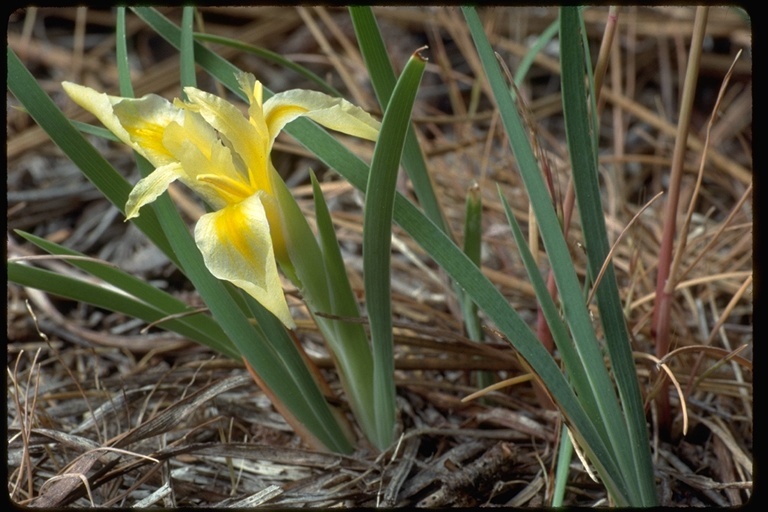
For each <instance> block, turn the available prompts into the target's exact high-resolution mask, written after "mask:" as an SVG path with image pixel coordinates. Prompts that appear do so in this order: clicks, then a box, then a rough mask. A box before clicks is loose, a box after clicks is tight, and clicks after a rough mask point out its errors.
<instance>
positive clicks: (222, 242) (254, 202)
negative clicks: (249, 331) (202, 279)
mask: <svg viewBox="0 0 768 512" xmlns="http://www.w3.org/2000/svg"><path fill="white" fill-rule="evenodd" d="M261 196H262V193H261V192H260V193H258V194H254V195H253V196H251V197H249V198H248V199H246V200H245V201H242V202H240V203H237V204H232V205H229V206H227V207H226V208H223V209H221V210H219V211H217V212H213V213H207V214H205V215H203V216H202V217H200V220H198V222H197V225H196V226H195V241H196V242H197V246H198V247H199V248H200V252H202V254H203V259H204V260H205V265H206V266H207V267H208V269H209V270H210V271H211V273H212V274H213V275H214V276H216V277H217V278H219V279H224V280H226V281H230V282H231V283H233V284H234V285H235V286H238V287H239V288H242V289H243V290H245V291H246V292H247V293H249V294H250V295H251V296H252V297H253V298H255V299H256V300H257V301H259V303H260V304H261V305H262V306H264V307H265V308H266V309H268V310H269V311H271V312H272V313H273V314H274V315H275V316H276V317H277V318H279V319H280V321H281V322H283V324H285V325H286V326H287V327H289V328H293V327H294V325H295V324H294V322H293V318H292V317H291V313H290V311H289V310H288V303H287V302H286V300H285V295H284V293H283V288H282V285H281V283H280V278H279V276H278V273H277V263H276V262H275V255H274V251H273V248H272V239H271V236H270V229H269V222H268V220H267V215H266V212H265V211H264V206H263V205H262V203H261V200H262V197H261Z"/></svg>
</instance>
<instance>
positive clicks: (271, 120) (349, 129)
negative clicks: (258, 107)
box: [264, 89, 381, 147]
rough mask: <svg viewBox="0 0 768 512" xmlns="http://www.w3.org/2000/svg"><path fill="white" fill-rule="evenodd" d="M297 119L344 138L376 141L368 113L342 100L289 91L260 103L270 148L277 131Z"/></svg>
mask: <svg viewBox="0 0 768 512" xmlns="http://www.w3.org/2000/svg"><path fill="white" fill-rule="evenodd" d="M299 116H306V117H309V118H310V119H312V120H313V121H315V122H317V123H319V124H321V125H323V126H325V127H326V128H330V129H332V130H336V131H338V132H341V133H346V134H348V135H354V136H356V137H361V138H363V139H368V140H376V138H377V137H378V135H379V128H380V127H381V123H379V122H378V121H377V120H376V119H374V118H373V117H372V116H371V115H370V114H369V113H368V112H366V111H365V110H363V109H361V108H360V107H356V106H355V105H353V104H351V103H350V102H348V101H347V100H344V99H342V98H333V97H331V96H328V95H326V94H323V93H321V92H317V91H305V90H302V89H293V90H290V91H285V92H281V93H278V94H275V95H274V96H272V97H271V98H269V99H268V100H267V101H265V102H264V119H265V120H266V123H267V126H268V127H269V134H270V136H271V140H270V147H271V145H272V142H273V141H274V139H275V137H276V136H277V134H278V132H280V130H282V129H283V127H284V126H285V125H286V124H288V123H290V122H291V121H293V120H294V119H296V118H297V117H299Z"/></svg>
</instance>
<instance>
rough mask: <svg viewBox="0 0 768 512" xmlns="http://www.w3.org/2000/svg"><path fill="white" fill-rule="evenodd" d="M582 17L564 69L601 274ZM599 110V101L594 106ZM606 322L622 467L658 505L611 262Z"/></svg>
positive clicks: (585, 216) (572, 21)
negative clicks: (622, 430)
mask: <svg viewBox="0 0 768 512" xmlns="http://www.w3.org/2000/svg"><path fill="white" fill-rule="evenodd" d="M580 26H581V23H580V14H579V11H578V10H577V9H576V8H571V7H566V8H563V9H562V11H561V36H560V37H561V48H562V54H561V68H562V82H563V85H562V90H563V110H564V113H565V123H566V134H567V142H568V151H569V154H570V157H571V162H572V168H573V179H574V188H575V191H576V198H577V204H578V206H579V215H580V217H581V224H582V226H583V228H582V229H583V230H584V240H585V242H586V247H587V258H588V263H589V269H590V273H591V275H593V276H596V275H597V274H598V273H599V272H600V269H601V267H602V266H603V262H604V261H605V260H606V258H607V257H608V253H609V250H610V249H609V244H608V235H607V232H606V229H605V216H604V214H603V210H602V205H601V202H600V190H599V184H598V170H597V155H595V153H594V151H593V140H594V137H593V136H592V135H594V131H595V130H594V129H592V125H591V123H590V119H591V117H590V115H589V110H588V108H587V98H590V97H591V98H594V94H588V92H587V90H586V89H585V86H584V62H585V59H586V57H585V52H584V49H583V46H582V40H581V38H580V37H579V28H580ZM591 106H592V112H594V103H592V105H591ZM596 298H597V305H598V311H599V312H600V321H601V323H602V325H603V330H604V332H605V339H606V343H607V346H608V354H609V357H610V359H611V367H612V369H613V375H614V378H615V379H616V384H617V387H618V391H619V396H620V398H621V403H622V405H623V407H624V414H625V415H626V418H625V421H626V428H627V429H628V432H629V438H628V439H627V441H626V444H625V445H624V446H622V447H620V455H625V456H622V459H624V463H623V464H622V469H623V470H625V471H626V472H627V476H626V478H627V479H628V480H632V481H633V482H635V483H636V486H637V487H638V489H637V492H638V494H639V496H637V500H638V502H637V504H640V505H646V506H651V505H654V504H655V503H656V489H655V483H654V478H653V465H652V462H651V457H650V449H649V441H648V432H647V427H646V421H645V414H644V410H643V402H642V397H641V394H640V388H639V384H638V382H637V374H636V369H635V364H634V359H633V357H632V348H631V344H630V340H629V335H628V332H627V326H626V320H625V319H624V314H623V311H622V307H621V300H620V296H619V290H618V285H617V283H616V276H615V272H614V269H613V264H611V263H610V262H609V264H608V266H607V270H606V272H605V274H604V275H603V278H602V280H601V281H600V283H599V285H598V289H597V291H596Z"/></svg>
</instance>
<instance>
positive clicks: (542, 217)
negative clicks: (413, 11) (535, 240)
mask: <svg viewBox="0 0 768 512" xmlns="http://www.w3.org/2000/svg"><path fill="white" fill-rule="evenodd" d="M463 10H464V16H465V18H466V20H467V24H468V25H469V29H470V33H471V34H472V38H473V40H474V42H475V47H476V48H477V51H478V54H479V56H480V60H481V62H482V65H483V69H484V71H485V73H486V75H487V77H488V81H489V83H490V85H491V88H492V90H493V93H494V98H495V100H496V102H497V105H498V108H499V112H500V114H501V119H502V123H503V124H504V128H505V130H506V132H507V137H508V140H509V142H510V147H511V149H512V151H513V153H514V154H515V159H516V161H517V164H518V167H519V169H520V173H521V176H522V178H523V182H524V183H525V187H526V190H527V192H528V196H529V198H530V203H531V206H532V208H533V210H534V213H535V214H536V220H537V222H538V223H539V226H540V232H541V235H542V239H543V242H544V246H545V248H546V250H547V255H548V256H549V258H550V263H551V265H552V270H553V273H554V276H555V282H556V283H557V286H558V290H559V291H560V295H561V299H562V304H563V309H564V316H565V318H566V320H567V322H568V325H569V326H570V329H571V333H572V336H573V340H574V342H575V346H576V350H577V351H578V353H579V357H580V358H581V361H580V362H579V364H578V365H576V366H575V367H569V368H568V371H569V373H570V372H574V373H575V372H583V373H584V376H585V378H586V379H587V380H588V382H589V387H590V393H591V394H593V395H594V397H595V400H594V403H596V405H597V407H598V410H599V417H597V418H591V421H592V422H595V423H594V425H593V426H594V427H595V428H596V429H597V431H598V432H600V433H601V435H600V437H601V439H599V440H598V439H586V440H585V441H586V443H585V444H586V446H585V449H587V450H588V451H589V450H590V445H591V444H593V443H599V444H601V445H602V444H607V446H608V447H609V452H608V453H607V454H606V455H605V456H606V457H607V460H604V461H596V460H594V458H591V459H592V461H593V462H594V463H595V464H596V465H598V471H599V473H600V476H601V477H602V478H603V480H604V481H605V483H606V486H607V487H608V490H609V492H610V493H611V495H612V496H613V497H614V499H616V500H617V501H618V502H626V503H636V502H637V498H638V497H637V494H636V492H635V491H636V488H635V486H636V482H633V481H631V480H630V479H628V478H626V476H627V475H626V474H624V473H623V471H624V470H625V468H623V467H621V465H620V464H619V462H618V461H620V460H622V459H623V458H624V457H623V455H622V453H621V452H623V451H626V445H627V443H628V442H629V438H628V434H627V431H626V426H625V424H624V422H623V418H622V412H621V408H620V407H619V404H618V400H617V397H616V396H615V394H614V393H613V392H612V389H613V383H612V382H611V380H610V377H609V375H608V371H607V369H606V368H605V365H604V363H603V358H602V354H601V351H600V347H599V345H598V343H597V339H596V336H595V332H594V329H593V327H592V324H591V319H590V317H589V313H588V311H587V309H586V307H585V306H584V303H583V299H582V297H581V288H580V285H579V281H578V277H577V275H576V271H575V268H574V266H573V262H572V261H571V260H570V255H569V251H568V246H567V244H566V242H565V238H564V237H563V234H562V231H561V229H560V225H559V222H558V219H557V215H556V213H555V210H554V207H553V206H552V202H551V201H550V200H549V194H548V192H547V189H546V185H545V183H544V180H543V179H542V176H541V172H540V170H539V167H538V162H537V160H536V157H535V155H534V153H533V150H532V148H531V145H530V143H529V141H528V138H527V134H526V131H525V128H524V126H523V123H522V121H521V119H520V117H519V115H518V114H517V109H516V107H515V105H514V102H513V101H512V97H511V96H510V94H509V92H508V89H507V84H506V82H505V80H504V76H503V74H502V73H501V70H500V68H499V65H498V62H497V61H496V55H495V54H494V52H493V50H492V48H491V46H490V43H489V42H488V39H487V37H486V35H485V33H484V31H483V27H482V24H481V22H480V18H479V16H478V15H477V12H476V11H475V10H474V9H472V8H464V9H463ZM566 363H567V361H566ZM585 369H588V370H587V371H585ZM600 464H604V465H603V466H602V467H600ZM610 465H614V466H617V469H619V471H620V472H619V473H611V472H606V471H605V470H606V469H607V467H606V466H610Z"/></svg>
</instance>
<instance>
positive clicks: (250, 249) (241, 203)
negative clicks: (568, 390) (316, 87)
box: [63, 73, 380, 327]
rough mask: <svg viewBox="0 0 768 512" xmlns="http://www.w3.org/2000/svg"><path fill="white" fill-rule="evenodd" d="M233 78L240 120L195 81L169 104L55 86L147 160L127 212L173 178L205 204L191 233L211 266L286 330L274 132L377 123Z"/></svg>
mask: <svg viewBox="0 0 768 512" xmlns="http://www.w3.org/2000/svg"><path fill="white" fill-rule="evenodd" d="M238 81H239V83H240V87H241V88H242V90H243V92H245V94H246V95H247V97H248V100H249V103H250V105H249V108H248V117H247V118H246V117H245V116H244V115H243V114H242V113H241V112H240V111H239V110H238V109H237V107H235V106H234V105H233V104H231V103H229V102H228V101H226V100H224V99H222V98H220V97H218V96H215V95H213V94H210V93H207V92H204V91H201V90H199V89H196V88H194V87H187V88H185V89H184V92H185V93H186V95H187V98H188V100H187V101H180V100H178V99H177V100H175V101H174V102H173V103H171V102H169V101H167V100H165V99H163V98H161V97H160V96H157V95H154V94H150V95H147V96H144V97H143V98H140V99H132V98H121V97H116V96H109V95H107V94H104V93H99V92H97V91H95V90H93V89H91V88H89V87H84V86H81V85H77V84H74V83H70V82H64V83H63V87H64V90H65V91H66V92H67V94H68V95H69V96H70V98H72V100H74V101H75V102H76V103H77V104H79V105H80V106H81V107H83V108H84V109H86V110H88V111H90V112H91V113H93V114H94V115H95V116H96V117H97V118H98V119H99V120H100V121H101V122H102V123H103V124H104V126H106V127H107V128H108V129H109V130H110V131H112V133H114V134H115V135H116V136H117V137H118V138H119V139H120V140H121V141H123V142H124V143H126V144H128V145H129V146H131V147H132V148H133V149H134V150H136V151H137V152H138V153H139V154H141V155H142V156H144V157H145V158H146V159H147V160H148V161H149V162H150V163H152V165H154V166H155V170H154V171H153V172H152V173H151V174H149V175H148V176H147V177H146V178H144V179H142V180H140V181H139V182H138V183H137V184H136V186H135V188H134V189H133V190H132V191H131V194H130V196H129V198H128V202H127V204H126V218H127V219H130V218H132V217H137V216H138V215H139V209H140V208H141V207H142V206H144V205H145V204H148V203H151V202H152V201H154V200H155V199H156V198H157V197H159V196H160V195H161V194H162V193H163V192H165V190H166V189H167V188H168V186H169V185H170V184H171V183H172V182H174V181H175V180H179V181H181V182H182V183H183V184H185V185H186V186H187V187H189V188H190V189H192V190H193V191H194V192H196V193H197V194H198V195H199V196H200V197H201V198H203V200H205V201H206V202H207V203H208V204H209V205H210V206H211V208H212V210H213V211H212V212H211V213H207V214H205V215H203V216H202V217H201V218H200V219H199V220H198V221H197V224H196V226H195V233H194V235H195V242H196V243H197V246H198V248H199V249H200V251H201V253H202V255H203V258H204V260H205V264H206V266H207V267H208V269H209V270H210V271H211V273H212V274H213V275H214V276H216V277H217V278H219V279H223V280H227V281H230V282H232V283H233V284H235V285H236V286H238V287H240V288H242V289H243V290H245V291H246V292H248V293H249V294H250V295H251V296H253V297H254V298H255V299H256V300H258V301H259V302H260V303H261V304H262V305H263V306H264V307H265V308H266V309H268V310H269V311H271V312H272V313H273V314H274V315H275V316H277V317H278V318H279V319H280V320H281V321H282V322H283V324H285V325H286V326H288V327H293V326H294V322H293V319H292V317H291V314H290V312H289V310H288V304H287V302H286V300H285V295H284V293H283V289H282V286H281V283H280V278H279V276H278V273H277V263H276V260H275V252H276V251H279V253H280V254H284V251H285V248H284V247H283V246H282V244H283V239H282V235H281V226H280V225H276V223H279V222H281V220H280V219H281V215H280V204H279V202H278V201H277V198H276V196H275V195H274V194H273V190H274V188H273V185H274V180H279V179H280V177H279V176H278V174H277V172H276V171H275V169H274V167H273V166H272V162H271V158H270V152H271V150H272V145H273V143H274V141H275V137H277V134H278V133H279V132H280V130H282V129H283V127H284V126H285V125H286V124H287V123H289V122H290V121H292V120H294V119H296V118H297V117H300V116H306V117H309V118H310V119H312V120H314V121H315V122H317V123H319V124H321V125H323V126H325V127H327V128H331V129H333V130H337V131H340V132H343V133H346V134H349V135H354V136H357V137H361V138H364V139H368V140H376V137H377V136H378V131H379V126H380V124H379V122H378V121H376V120H375V119H374V118H373V117H371V116H370V115H369V114H368V113H367V112H365V111H364V110H362V109H360V108H359V107H356V106H354V105H352V104H351V103H349V102H347V101H345V100H343V99H339V98H332V97H330V96H327V95H325V94H322V93H319V92H315V91H306V90H301V89H294V90H290V91H286V92H282V93H278V94H275V95H274V96H272V97H271V98H269V99H268V100H267V101H262V85H261V83H260V82H258V81H256V79H255V78H254V77H253V75H250V74H245V73H244V74H241V75H239V76H238Z"/></svg>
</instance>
